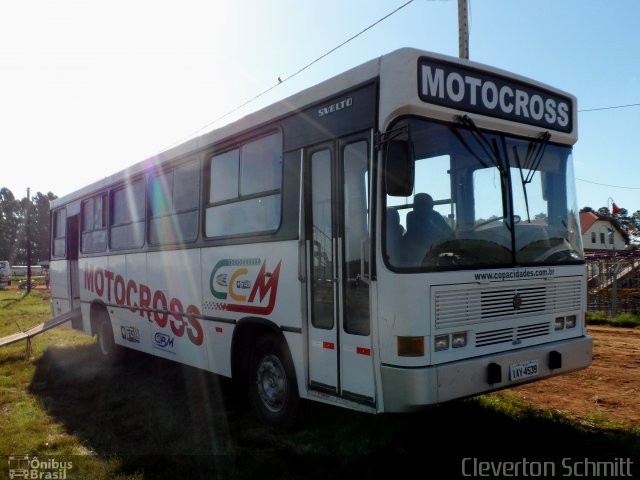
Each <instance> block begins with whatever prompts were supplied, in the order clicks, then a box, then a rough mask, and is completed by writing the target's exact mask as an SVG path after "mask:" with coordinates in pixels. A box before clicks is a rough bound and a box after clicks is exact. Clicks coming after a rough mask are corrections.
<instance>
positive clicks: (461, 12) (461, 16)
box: [458, 0, 469, 60]
mask: <svg viewBox="0 0 640 480" xmlns="http://www.w3.org/2000/svg"><path fill="white" fill-rule="evenodd" d="M467 1H468V0H458V49H459V52H460V53H459V57H460V58H464V59H466V60H469V10H468V7H467Z"/></svg>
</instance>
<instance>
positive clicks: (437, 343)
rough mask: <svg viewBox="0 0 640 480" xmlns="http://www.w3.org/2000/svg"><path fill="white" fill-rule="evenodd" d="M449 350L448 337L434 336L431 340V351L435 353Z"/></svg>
mask: <svg viewBox="0 0 640 480" xmlns="http://www.w3.org/2000/svg"><path fill="white" fill-rule="evenodd" d="M448 348H449V335H436V336H435V338H434V339H433V349H434V350H435V351H436V352H441V351H442V350H447V349H448Z"/></svg>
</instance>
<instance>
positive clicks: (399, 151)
mask: <svg viewBox="0 0 640 480" xmlns="http://www.w3.org/2000/svg"><path fill="white" fill-rule="evenodd" d="M384 171H385V187H386V190H387V195H391V196H392V197H408V196H410V195H411V193H412V192H413V177H414V155H413V143H412V142H411V141H405V140H391V141H389V142H388V143H387V144H386V150H385V158H384Z"/></svg>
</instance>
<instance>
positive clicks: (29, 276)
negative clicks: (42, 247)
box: [27, 188, 31, 294]
mask: <svg viewBox="0 0 640 480" xmlns="http://www.w3.org/2000/svg"><path fill="white" fill-rule="evenodd" d="M28 293H31V189H30V188H27V294H28Z"/></svg>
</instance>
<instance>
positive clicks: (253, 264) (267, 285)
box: [204, 258, 282, 315]
mask: <svg viewBox="0 0 640 480" xmlns="http://www.w3.org/2000/svg"><path fill="white" fill-rule="evenodd" d="M281 264H282V260H280V261H279V262H278V263H277V265H276V266H275V268H274V269H273V271H271V272H268V271H267V260H266V259H261V258H235V259H230V258H226V259H224V260H220V261H219V262H218V263H216V265H215V266H214V267H213V270H212V271H211V276H210V279H209V288H210V290H211V293H212V294H213V296H214V297H215V298H216V299H218V300H219V301H209V302H205V303H204V308H205V310H223V311H227V312H240V313H252V314H257V315H269V314H270V313H271V312H272V311H273V307H274V306H275V303H276V295H277V293H278V281H279V279H280V266H281Z"/></svg>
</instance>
